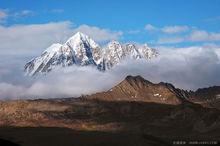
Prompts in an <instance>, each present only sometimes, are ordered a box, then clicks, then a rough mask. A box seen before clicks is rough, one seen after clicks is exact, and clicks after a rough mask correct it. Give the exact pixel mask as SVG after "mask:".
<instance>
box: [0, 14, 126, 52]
mask: <svg viewBox="0 0 220 146" xmlns="http://www.w3.org/2000/svg"><path fill="white" fill-rule="evenodd" d="M29 13H31V12H30V11H23V13H19V14H18V15H26V14H29ZM0 15H1V11H0ZM0 17H1V16H0ZM0 19H1V18H0ZM77 31H81V32H83V33H85V34H87V35H89V36H91V37H92V38H93V39H94V40H95V41H97V42H103V41H109V40H118V39H119V38H120V37H121V36H122V32H120V31H113V30H110V29H106V28H99V27H94V26H89V25H79V26H75V25H74V24H73V23H72V22H70V21H61V22H50V23H45V24H29V25H12V26H2V25H0V44H1V45H0V55H26V56H27V55H29V56H35V55H38V54H40V53H41V52H42V51H44V50H45V49H46V48H47V47H49V46H50V45H51V44H53V43H64V41H66V40H67V39H68V38H69V37H71V36H72V35H74V34H75V33H76V32H77Z"/></svg>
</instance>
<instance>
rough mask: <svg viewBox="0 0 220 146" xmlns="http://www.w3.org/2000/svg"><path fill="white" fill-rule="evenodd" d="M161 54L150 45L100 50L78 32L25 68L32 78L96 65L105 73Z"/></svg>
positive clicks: (114, 45) (114, 43) (110, 46)
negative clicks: (126, 61)
mask: <svg viewBox="0 0 220 146" xmlns="http://www.w3.org/2000/svg"><path fill="white" fill-rule="evenodd" d="M157 55H158V52H157V51H156V50H155V49H152V48H149V47H148V46H147V45H134V44H120V43H119V42H117V41H112V42H110V43H108V45H107V46H106V47H104V48H101V47H100V46H99V45H98V44H97V43H96V42H95V41H94V40H92V39H91V38H90V37H89V36H87V35H85V34H83V33H81V32H77V33H76V34H75V35H74V36H72V37H70V38H69V39H68V40H67V41H66V43H64V44H63V45H62V44H53V45H51V46H50V47H49V48H47V49H46V50H45V51H44V52H43V53H42V54H41V55H40V56H39V57H36V58H34V59H32V60H31V61H29V62H28V63H27V64H26V65H25V72H26V75H29V76H33V75H36V74H38V73H47V72H49V71H51V70H52V69H53V68H60V67H66V66H71V65H73V64H75V65H78V66H85V65H93V66H95V67H97V69H99V70H102V71H105V70H106V69H111V68H112V67H113V66H114V65H117V64H119V63H120V62H121V61H122V60H123V59H125V58H127V57H129V58H132V59H141V58H144V59H151V58H154V57H157Z"/></svg>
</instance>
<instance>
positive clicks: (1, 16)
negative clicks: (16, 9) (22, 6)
mask: <svg viewBox="0 0 220 146" xmlns="http://www.w3.org/2000/svg"><path fill="white" fill-rule="evenodd" d="M7 17H8V14H7V12H6V11H5V10H1V9H0V23H1V22H4V21H5V19H6V18H7Z"/></svg>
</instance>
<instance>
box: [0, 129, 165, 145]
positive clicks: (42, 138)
mask: <svg viewBox="0 0 220 146" xmlns="http://www.w3.org/2000/svg"><path fill="white" fill-rule="evenodd" d="M0 137H2V138H5V139H12V140H14V141H19V142H18V143H19V145H21V146H50V145H51V146H90V145H91V146H124V145H126V146H143V145H144V146H155V145H157V146H166V145H169V144H168V143H167V142H164V141H163V140H161V139H160V138H157V137H153V136H148V135H142V134H135V133H126V132H116V133H112V132H96V131H76V130H71V129H66V128H55V127H54V128H47V127H38V128H30V127H26V128H13V127H4V128H0ZM0 144H1V143H0ZM19 145H12V146H19ZM1 146H2V145H1ZM3 146H4V145H3Z"/></svg>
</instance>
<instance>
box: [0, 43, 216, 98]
mask: <svg viewBox="0 0 220 146" xmlns="http://www.w3.org/2000/svg"><path fill="white" fill-rule="evenodd" d="M159 52H160V56H159V57H158V58H157V59H153V60H150V61H146V60H138V61H134V60H125V61H124V62H122V64H120V65H118V66H116V67H114V68H113V69H112V70H110V71H107V72H104V73H103V72H100V71H98V70H97V69H96V68H92V67H76V66H72V67H69V68H64V69H63V70H57V71H54V72H51V73H49V74H48V75H47V76H41V77H40V78H35V79H30V78H26V77H24V76H23V75H22V71H21V70H20V72H19V71H18V70H19V69H16V68H15V67H14V66H12V67H10V68H9V69H8V70H6V71H7V74H6V72H3V73H1V72H0V77H2V78H0V98H54V97H60V98H62V97H77V96H80V95H82V94H92V93H96V92H101V91H105V90H108V89H110V88H111V87H113V86H115V85H116V84H118V83H119V82H120V81H122V80H123V79H124V78H125V77H126V76H127V75H141V76H143V77H144V78H146V79H147V80H149V81H152V82H155V83H157V82H161V81H163V82H170V83H173V84H174V85H175V86H177V87H179V88H184V89H196V88H199V87H207V86H213V85H219V84H220V78H219V74H220V60H219V59H220V48H219V47H217V46H214V45H212V47H209V46H206V47H197V46H195V47H188V48H165V47H160V48H159ZM10 61H11V59H9V60H7V62H10ZM0 65H1V64H0ZM4 65H5V68H6V69H7V68H8V65H7V63H6V64H5V63H4ZM17 67H18V66H17ZM3 68H4V67H3ZM10 72H11V73H10ZM12 72H15V73H12ZM18 79H19V82H18ZM11 91H13V92H11Z"/></svg>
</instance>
